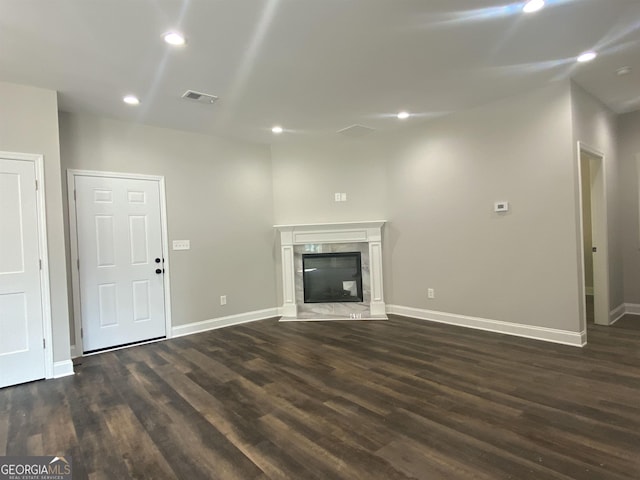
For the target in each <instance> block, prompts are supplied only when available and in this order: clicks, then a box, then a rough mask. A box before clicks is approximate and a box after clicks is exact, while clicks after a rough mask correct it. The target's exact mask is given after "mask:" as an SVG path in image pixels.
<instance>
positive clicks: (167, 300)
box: [67, 168, 172, 357]
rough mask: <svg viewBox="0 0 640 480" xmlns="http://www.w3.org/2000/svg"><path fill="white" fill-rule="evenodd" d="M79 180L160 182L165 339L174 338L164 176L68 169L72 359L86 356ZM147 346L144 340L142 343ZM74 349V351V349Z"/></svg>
mask: <svg viewBox="0 0 640 480" xmlns="http://www.w3.org/2000/svg"><path fill="white" fill-rule="evenodd" d="M76 177H107V178H123V179H126V180H150V181H154V182H158V187H159V191H160V229H161V231H162V256H163V257H164V275H163V286H164V317H165V337H166V338H171V336H172V335H171V325H172V324H171V288H170V285H171V282H170V281H169V277H170V272H171V270H170V268H169V234H168V229H167V201H166V192H165V184H164V176H160V175H144V174H137V173H121V172H103V171H97V170H78V169H71V168H70V169H68V170H67V202H68V208H69V210H68V211H69V244H70V248H71V257H70V262H71V283H72V297H73V324H74V332H75V339H76V341H75V345H74V346H72V353H73V355H72V357H81V356H82V355H83V354H84V348H83V345H82V335H81V331H80V329H81V328H82V310H81V309H80V272H79V270H78V267H79V259H78V223H77V218H76V208H75V203H76V199H75V190H76ZM142 343H144V341H143V342H142ZM73 347H75V349H74V348H73Z"/></svg>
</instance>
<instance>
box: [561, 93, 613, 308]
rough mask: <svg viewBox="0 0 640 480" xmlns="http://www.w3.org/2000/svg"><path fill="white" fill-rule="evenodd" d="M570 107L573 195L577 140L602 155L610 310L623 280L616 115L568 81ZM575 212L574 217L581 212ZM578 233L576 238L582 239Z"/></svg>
mask: <svg viewBox="0 0 640 480" xmlns="http://www.w3.org/2000/svg"><path fill="white" fill-rule="evenodd" d="M571 108H572V125H573V140H574V147H573V148H574V158H575V159H576V160H575V165H576V174H575V176H576V182H575V184H576V186H575V195H576V198H577V197H578V195H579V193H578V192H579V188H578V184H579V178H578V172H577V165H578V161H577V158H578V151H577V142H578V141H580V142H583V143H584V144H586V145H587V146H589V147H590V148H592V149H595V150H597V151H599V152H600V153H602V154H604V162H605V163H604V168H605V180H606V189H607V221H608V243H609V262H608V264H609V311H612V310H614V309H615V308H617V307H618V306H619V305H621V304H622V303H623V302H624V288H623V283H622V246H621V245H622V244H621V236H620V219H619V212H620V207H619V199H618V190H619V188H618V184H619V160H618V155H617V144H616V136H617V132H616V117H615V114H614V113H613V112H611V111H610V110H609V109H608V108H607V107H606V106H605V105H604V104H602V103H601V102H600V101H599V100H597V99H596V98H595V97H593V96H592V95H591V94H589V93H588V92H586V91H585V90H584V89H582V88H581V87H580V86H579V85H577V84H575V83H572V84H571ZM580 214H581V213H580V212H579V211H576V216H578V215H580ZM580 237H581V235H580V232H578V240H579V241H580V242H582V238H580Z"/></svg>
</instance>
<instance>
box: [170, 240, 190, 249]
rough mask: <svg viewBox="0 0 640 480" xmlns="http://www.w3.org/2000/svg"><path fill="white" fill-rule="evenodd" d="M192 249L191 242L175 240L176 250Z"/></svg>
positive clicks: (174, 246) (174, 247)
mask: <svg viewBox="0 0 640 480" xmlns="http://www.w3.org/2000/svg"><path fill="white" fill-rule="evenodd" d="M190 248H191V242H190V241H189V240H174V241H173V249H174V250H189V249H190Z"/></svg>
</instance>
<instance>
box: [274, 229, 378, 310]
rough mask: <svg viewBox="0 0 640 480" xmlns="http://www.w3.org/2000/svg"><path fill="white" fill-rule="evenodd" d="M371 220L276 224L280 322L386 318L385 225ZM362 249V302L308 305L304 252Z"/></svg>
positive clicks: (360, 250)
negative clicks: (305, 290) (383, 256)
mask: <svg viewBox="0 0 640 480" xmlns="http://www.w3.org/2000/svg"><path fill="white" fill-rule="evenodd" d="M384 224H385V221H384V220H378V221H368V222H344V223H323V224H306V225H276V226H275V227H274V228H276V229H277V230H278V231H279V232H280V245H281V249H282V290H283V304H282V318H281V321H294V320H298V321H310V320H386V319H387V315H386V306H385V303H384V293H383V288H382V227H383V226H384ZM353 251H359V252H360V253H361V259H362V289H363V297H364V298H363V300H364V301H363V302H348V303H314V304H309V303H307V304H305V303H304V298H303V295H302V254H303V253H329V252H353Z"/></svg>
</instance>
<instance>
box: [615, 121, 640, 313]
mask: <svg viewBox="0 0 640 480" xmlns="http://www.w3.org/2000/svg"><path fill="white" fill-rule="evenodd" d="M618 148H619V158H620V184H619V185H620V193H621V195H620V203H621V204H620V227H621V228H620V229H619V234H620V238H621V246H622V259H623V265H624V272H623V275H624V301H625V302H626V303H633V304H640V225H638V219H639V217H640V212H638V202H639V201H640V194H639V188H638V174H639V172H638V164H637V162H638V161H640V110H639V111H636V112H633V113H628V114H626V115H621V116H620V117H619V118H618Z"/></svg>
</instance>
